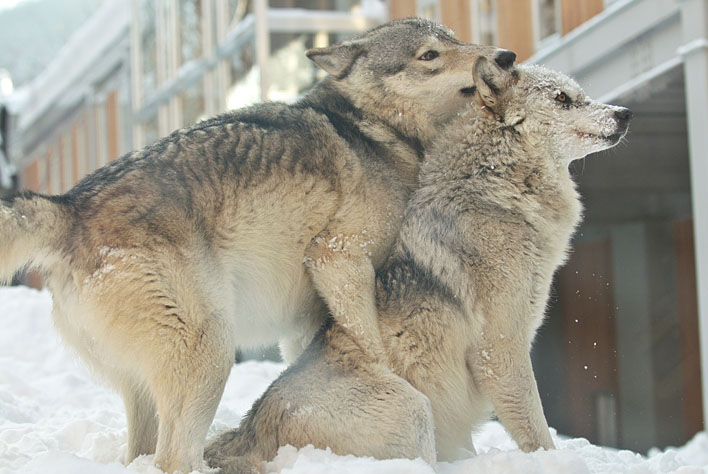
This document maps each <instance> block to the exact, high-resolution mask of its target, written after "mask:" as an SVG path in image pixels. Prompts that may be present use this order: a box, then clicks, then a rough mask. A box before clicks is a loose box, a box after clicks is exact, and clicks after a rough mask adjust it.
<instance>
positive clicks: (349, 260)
mask: <svg viewBox="0 0 708 474" xmlns="http://www.w3.org/2000/svg"><path fill="white" fill-rule="evenodd" d="M307 54H308V56H309V57H310V58H311V59H312V60H313V61H315V62H316V63H317V64H318V65H320V66H321V67H322V68H324V69H325V70H326V71H327V72H329V75H328V77H327V78H325V79H324V80H323V81H321V82H320V83H319V84H317V85H316V87H315V88H314V90H312V91H311V92H310V93H308V94H307V95H306V96H305V97H303V98H302V99H301V100H299V101H298V102H296V103H295V104H292V105H285V104H279V103H267V104H261V105H257V106H254V107H251V108H246V109H243V110H239V111H235V112H230V113H226V114H224V115H221V116H218V117H216V118H213V119H211V120H207V121H204V122H201V123H198V124H196V125H194V126H192V127H190V128H185V129H182V130H178V131H176V132H174V133H172V134H171V135H170V136H168V137H166V138H164V139H162V140H160V141H158V142H156V143H155V144H153V145H150V146H148V147H146V148H145V149H143V150H140V151H136V152H133V153H129V154H128V155H126V156H124V157H122V158H120V159H118V160H116V161H115V162H113V163H111V164H109V165H107V166H105V167H104V168H101V169H100V170H97V171H96V172H95V173H93V174H91V175H90V176H88V177H86V178H84V179H83V180H82V181H81V182H79V183H78V184H77V185H76V186H75V187H74V188H73V189H71V190H70V191H69V192H67V193H66V194H64V195H61V196H42V195H38V194H33V193H22V194H19V195H18V196H16V197H14V198H13V199H10V200H8V201H5V202H4V203H3V204H1V205H0V281H2V280H5V281H7V280H9V279H10V278H12V276H13V274H14V273H15V272H16V271H17V270H18V269H20V268H22V267H24V266H28V265H29V266H33V267H38V268H40V269H42V270H43V271H44V273H45V276H46V278H45V281H46V284H47V286H48V287H49V289H50V290H51V291H52V294H53V297H54V320H55V322H56V327H57V328H58V330H59V332H60V333H61V335H62V336H63V339H64V340H65V341H66V342H67V343H69V344H70V345H71V346H73V347H74V348H75V349H76V350H77V352H78V353H79V354H80V355H81V356H82V357H83V358H84V359H85V360H86V361H87V362H88V363H89V364H90V366H91V367H92V368H93V369H94V370H95V371H96V372H97V373H98V374H100V376H102V377H103V378H105V379H106V380H107V381H108V382H109V383H111V384H112V385H113V386H115V387H116V388H117V389H118V390H119V391H120V392H121V394H122V395H123V399H124V401H125V407H126V412H127V418H128V453H127V458H126V461H128V462H129V461H131V460H132V459H134V458H135V457H136V456H138V455H140V454H144V453H153V452H155V451H156V457H155V461H156V463H157V465H158V466H160V467H161V468H162V469H163V470H165V471H167V472H173V471H182V472H190V471H192V470H194V469H199V468H200V467H201V466H202V456H203V446H204V439H205V435H206V432H207V429H208V427H209V424H210V423H211V420H212V418H213V415H214V412H215V410H216V407H217V405H218V403H219V400H220V398H221V394H222V390H223V387H224V383H225V381H226V378H227V377H228V374H229V371H230V370H231V366H232V364H233V361H234V353H235V349H236V347H237V346H245V345H261V344H266V343H273V342H276V341H278V340H279V339H281V340H283V341H284V342H283V343H282V347H283V350H284V353H285V356H286V358H290V359H293V358H294V357H295V356H296V355H297V354H298V353H299V352H301V351H302V350H303V348H304V347H305V346H306V344H307V343H308V342H309V341H310V340H311V339H312V336H313V335H314V333H315V332H316V331H317V329H318V328H319V327H320V326H321V323H322V321H323V320H324V319H325V315H326V314H327V312H328V310H329V311H330V312H331V314H333V315H334V317H335V319H336V320H337V321H339V322H340V323H341V324H343V326H344V327H345V328H346V329H345V330H346V331H347V332H348V333H349V334H351V335H352V337H353V338H354V340H356V341H357V344H360V345H361V347H362V348H363V349H364V350H365V351H366V352H368V353H370V354H371V355H372V357H376V358H379V357H383V355H384V349H383V345H382V342H381V338H380V332H379V329H378V326H377V319H376V306H375V297H374V279H375V276H374V270H375V268H377V267H379V266H380V265H381V264H382V263H383V261H384V260H385V258H386V256H387V255H388V253H389V251H390V247H391V245H392V243H393V241H394V239H395V236H396V234H397V232H398V229H399V224H400V221H401V216H402V214H403V211H404V209H405V203H406V201H407V199H408V197H409V194H410V192H411V191H412V190H413V189H414V188H415V187H416V185H417V176H418V166H419V163H420V162H421V159H422V157H423V153H424V150H425V147H426V146H427V144H428V143H429V142H430V141H431V139H432V138H434V137H435V136H436V135H437V134H438V132H439V130H440V129H441V127H442V126H443V125H444V124H445V123H446V122H447V121H449V120H450V119H451V118H453V117H455V116H456V115H457V114H458V112H459V111H460V110H461V109H462V108H463V107H464V106H465V105H466V104H467V103H469V101H470V100H471V96H472V92H473V87H474V79H473V74H472V70H473V65H474V63H475V61H476V60H477V59H478V58H481V57H484V58H488V59H489V60H490V61H491V62H493V63H495V67H497V68H503V69H510V68H511V67H512V65H513V62H514V59H515V55H514V54H513V53H512V52H510V51H505V50H500V49H498V48H494V47H487V46H476V45H470V44H463V43H461V42H459V41H457V40H456V39H455V38H454V37H453V36H452V34H451V33H450V31H449V30H447V29H445V28H443V27H440V26H438V25H435V24H433V23H430V22H427V21H424V20H417V19H409V20H402V21H395V22H391V23H388V24H385V25H382V26H380V27H377V28H374V29H372V30H370V31H368V32H366V33H364V34H361V35H359V36H356V37H354V38H352V39H350V40H347V41H344V42H343V43H341V44H338V45H335V46H332V47H329V48H323V49H312V50H309V51H308V53H307ZM303 261H305V263H306V265H305V264H303ZM156 415H159V416H156Z"/></svg>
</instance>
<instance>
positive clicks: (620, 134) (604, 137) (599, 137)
mask: <svg viewBox="0 0 708 474" xmlns="http://www.w3.org/2000/svg"><path fill="white" fill-rule="evenodd" d="M626 132H627V131H626V130H623V131H621V132H617V133H613V134H612V135H597V134H595V133H587V132H577V131H576V132H575V133H577V135H578V136H579V137H580V138H592V139H595V140H604V141H606V142H610V143H613V144H614V143H617V142H619V141H620V140H621V139H622V137H623V136H624V134H625V133H626Z"/></svg>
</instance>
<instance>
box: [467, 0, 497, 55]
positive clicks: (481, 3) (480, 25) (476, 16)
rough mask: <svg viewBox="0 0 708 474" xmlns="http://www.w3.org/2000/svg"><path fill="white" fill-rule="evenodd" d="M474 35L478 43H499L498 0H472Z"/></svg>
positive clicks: (474, 39)
mask: <svg viewBox="0 0 708 474" xmlns="http://www.w3.org/2000/svg"><path fill="white" fill-rule="evenodd" d="M471 1H472V4H471V10H472V35H473V42H474V43H477V44H489V45H494V44H496V43H497V36H496V31H497V11H496V10H497V5H496V0H471Z"/></svg>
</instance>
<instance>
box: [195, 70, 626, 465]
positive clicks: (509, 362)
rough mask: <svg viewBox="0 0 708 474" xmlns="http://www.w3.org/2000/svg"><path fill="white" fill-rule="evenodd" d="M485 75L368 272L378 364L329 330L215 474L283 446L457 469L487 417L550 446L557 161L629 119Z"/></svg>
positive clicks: (521, 77)
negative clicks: (540, 378)
mask: <svg viewBox="0 0 708 474" xmlns="http://www.w3.org/2000/svg"><path fill="white" fill-rule="evenodd" d="M489 67H490V65H489V63H487V62H486V61H484V60H480V61H479V62H478V63H477V66H476V67H475V71H476V72H475V73H476V79H477V81H476V84H477V88H478V90H477V101H476V104H475V105H474V106H473V107H471V108H470V110H469V111H468V112H467V114H466V115H464V116H463V117H461V118H460V119H458V120H456V121H455V122H453V123H452V124H451V125H450V126H449V127H448V129H447V131H446V132H445V133H444V134H443V135H442V136H441V137H440V140H439V141H438V142H437V144H436V146H435V147H433V148H432V150H431V151H430V153H429V156H428V158H427V159H426V161H425V163H424V165H423V167H422V169H421V175H420V181H421V183H420V185H421V187H420V188H419V189H418V190H417V191H416V192H415V193H414V195H413V197H412V198H411V200H410V202H409V204H408V207H407V210H406V213H405V217H404V220H403V225H402V229H401V232H400V234H399V236H398V239H397V241H396V243H395V245H394V247H393V251H392V254H391V256H390V257H389V258H388V260H387V262H386V263H385V265H384V266H383V267H382V268H381V269H380V270H379V271H378V274H377V278H378V279H377V303H378V313H379V326H380V329H381V335H382V339H383V341H384V345H385V347H386V349H387V353H388V356H389V359H390V366H386V365H384V364H381V363H379V362H378V361H376V360H374V359H372V358H371V357H369V356H367V355H366V354H364V353H363V352H362V351H361V350H360V349H359V348H358V347H357V346H356V344H354V343H353V341H352V339H351V338H350V337H349V336H348V335H347V334H346V333H345V332H344V331H342V329H341V327H339V325H337V324H336V323H334V322H332V321H330V324H329V325H328V326H326V327H325V328H324V329H323V330H322V331H321V332H320V333H319V334H318V336H317V337H316V338H315V340H314V341H313V343H312V344H311V346H310V347H309V348H308V349H307V351H306V352H305V353H304V354H303V356H302V357H301V358H300V359H299V360H298V361H297V362H296V363H295V364H294V366H292V367H291V368H289V369H288V370H286V371H285V372H284V373H283V374H282V375H281V377H280V378H279V379H277V380H276V381H275V382H274V383H273V384H272V386H271V387H270V388H269V389H268V390H267V391H266V393H265V394H264V395H263V396H262V397H261V399H260V400H258V401H257V402H256V404H255V405H254V407H253V408H252V410H251V411H250V412H249V414H248V415H247V416H246V418H245V419H244V420H243V422H242V424H241V426H240V427H239V428H238V429H236V430H232V431H229V432H227V433H224V434H223V435H221V436H220V437H219V438H218V439H216V440H215V441H214V442H212V444H211V445H210V446H209V447H208V449H207V460H208V461H209V462H211V463H213V464H214V465H217V466H222V467H224V471H222V472H225V473H229V472H251V471H254V470H258V469H259V467H260V464H259V462H260V461H263V460H268V459H270V458H272V457H273V456H274V455H275V453H276V451H277V448H278V447H279V446H282V445H284V444H292V445H295V446H304V445H306V444H310V443H312V444H314V445H315V446H317V447H325V446H329V447H330V448H332V450H333V451H335V452H338V453H341V454H347V453H352V454H357V455H367V456H374V457H377V458H390V457H409V458H415V457H422V458H423V459H425V460H427V461H428V462H431V463H433V462H435V460H436V459H439V460H453V459H456V458H459V457H464V456H468V455H469V454H470V453H473V452H474V445H473V443H472V438H471V432H472V431H473V430H474V428H475V427H476V426H478V425H479V424H480V423H482V422H483V421H485V420H487V419H489V417H490V415H491V414H492V413H493V412H494V413H496V415H497V417H498V418H499V420H500V421H501V422H502V423H503V425H504V426H505V428H506V429H507V430H508V431H509V433H510V434H511V436H512V437H513V438H514V440H515V441H516V442H517V443H518V445H519V447H520V448H521V449H523V450H524V451H533V450H536V449H539V448H546V449H549V448H553V441H552V439H551V436H550V433H549V430H548V426H547V423H546V420H545V417H544V414H543V409H542V406H541V400H540V398H539V394H538V389H537V387H536V382H535V378H534V374H533V369H532V365H531V358H530V354H529V352H530V349H531V344H532V342H533V339H534V335H535V333H536V331H537V329H538V328H539V326H540V324H541V322H542V320H543V314H544V310H545V305H546V302H547V300H548V294H549V289H550V285H551V280H552V277H553V273H554V271H555V270H556V269H557V268H558V266H559V265H561V264H562V263H563V261H564V259H565V257H566V253H567V251H568V245H569V241H570V237H571V235H572V233H573V231H574V229H575V227H576V225H577V223H578V222H579V220H580V216H581V205H580V201H579V196H578V193H577V192H576V190H575V186H574V183H573V181H572V179H571V176H570V173H569V171H568V165H569V164H570V162H571V161H573V160H575V159H578V158H582V157H584V156H585V155H587V154H589V153H593V152H596V151H599V150H603V149H606V148H609V147H611V146H614V145H615V144H617V143H618V142H619V140H620V139H621V138H622V137H623V136H624V134H625V132H626V130H627V127H628V124H629V120H630V118H631V113H630V112H629V111H628V110H627V109H624V108H621V107H616V106H611V105H606V104H601V103H598V102H595V101H592V100H590V99H589V98H587V97H586V96H585V95H584V94H583V92H582V90H581V89H580V88H579V87H578V85H577V84H576V83H575V82H574V81H572V80H571V79H570V78H568V77H566V76H564V75H562V74H559V73H556V72H552V71H549V70H546V69H543V68H539V67H525V68H521V67H520V68H519V69H518V77H515V75H512V76H502V77H501V78H500V77H499V76H495V75H493V74H491V71H490V69H489ZM389 369H390V370H389ZM433 440H434V442H433Z"/></svg>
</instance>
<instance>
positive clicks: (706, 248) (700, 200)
mask: <svg viewBox="0 0 708 474" xmlns="http://www.w3.org/2000/svg"><path fill="white" fill-rule="evenodd" d="M679 3H680V5H681V28H682V30H683V38H684V42H685V43H684V46H683V47H681V48H680V49H679V51H678V53H679V54H680V55H681V56H682V57H683V61H684V69H683V70H684V76H685V84H686V86H685V87H686V90H685V95H686V107H687V115H688V117H687V118H688V120H687V125H688V149H689V155H690V162H691V193H692V197H693V229H694V231H693V232H694V239H695V240H694V241H695V250H696V285H697V288H696V290H697V294H698V330H699V340H700V347H701V381H702V388H703V421H704V426H708V187H707V186H706V185H705V177H706V176H708V134H707V133H706V130H708V0H681V1H680V2H679Z"/></svg>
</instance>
